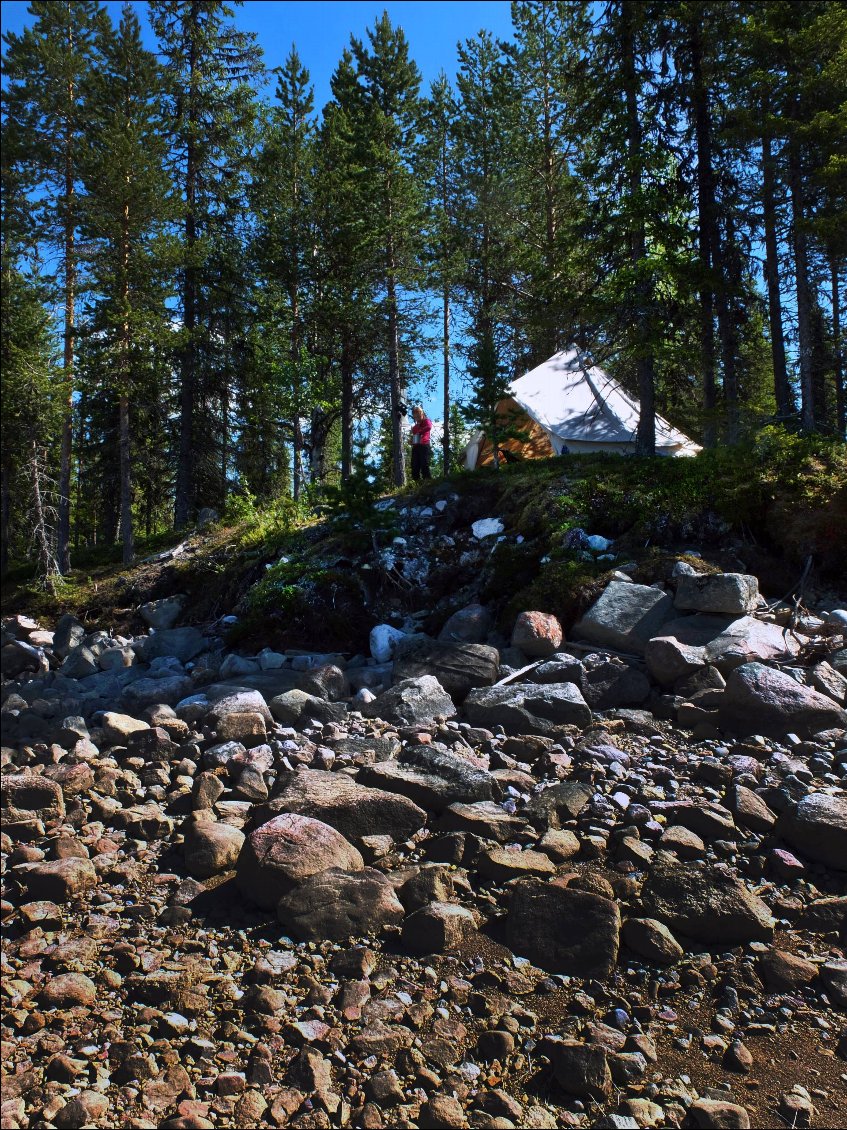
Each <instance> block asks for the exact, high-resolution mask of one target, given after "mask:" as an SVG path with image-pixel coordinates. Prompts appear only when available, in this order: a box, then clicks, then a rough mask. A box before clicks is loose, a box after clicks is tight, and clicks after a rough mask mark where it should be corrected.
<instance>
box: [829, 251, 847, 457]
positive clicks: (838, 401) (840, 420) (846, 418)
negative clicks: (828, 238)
mask: <svg viewBox="0 0 847 1130" xmlns="http://www.w3.org/2000/svg"><path fill="white" fill-rule="evenodd" d="M829 273H830V280H831V283H832V352H833V358H834V362H835V418H836V428H837V434H838V436H839V437H840V438H841V439H845V438H847V404H845V396H844V359H843V355H842V353H841V302H840V295H839V293H838V260H837V259H836V257H835V255H834V254H833V256H832V257H831V259H830V261H829Z"/></svg>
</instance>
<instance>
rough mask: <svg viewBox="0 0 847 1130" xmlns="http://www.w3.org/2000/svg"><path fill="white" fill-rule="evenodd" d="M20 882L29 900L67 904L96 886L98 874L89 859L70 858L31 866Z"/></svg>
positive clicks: (51, 860)
mask: <svg viewBox="0 0 847 1130" xmlns="http://www.w3.org/2000/svg"><path fill="white" fill-rule="evenodd" d="M22 879H23V883H24V886H25V887H26V890H27V895H28V896H29V898H30V899H33V900H35V901H40V900H44V901H47V902H70V901H71V900H72V899H75V898H78V897H79V896H80V895H83V894H85V892H86V891H88V890H90V889H91V888H92V887H94V886H96V884H97V872H96V871H95V870H94V864H93V863H92V862H91V860H90V859H79V858H77V857H75V856H72V857H70V858H68V859H50V860H46V861H44V862H43V863H33V864H32V866H31V867H29V868H28V869H27V871H26V872H25V873H24V875H23V876H22Z"/></svg>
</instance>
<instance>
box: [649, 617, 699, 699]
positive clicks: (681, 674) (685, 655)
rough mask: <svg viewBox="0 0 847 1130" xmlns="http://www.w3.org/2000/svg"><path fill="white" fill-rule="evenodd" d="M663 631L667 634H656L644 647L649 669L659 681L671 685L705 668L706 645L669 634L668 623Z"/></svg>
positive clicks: (664, 685) (667, 685) (665, 685)
mask: <svg viewBox="0 0 847 1130" xmlns="http://www.w3.org/2000/svg"><path fill="white" fill-rule="evenodd" d="M662 631H663V632H664V633H665V634H663V635H661V636H654V637H653V638H652V639H651V640H650V641H649V642H648V644H647V646H646V648H645V649H644V659H645V661H646V663H647V670H648V671H649V672H650V674H651V675H652V676H653V678H654V679H655V680H656V682H657V683H661V685H662V686H663V687H670V686H673V684H674V683H676V682H677V681H678V680H680V679H684V678H686V677H687V676H689V675H693V674H694V673H695V672H697V671H701V670H703V668H705V666H706V649H705V647H703V646H700V647H698V646H695V645H694V644H689V643H683V642H682V641H681V640H678V639H677V638H676V637H675V636H671V635H668V634H667V625H665V627H664V628H663V629H662Z"/></svg>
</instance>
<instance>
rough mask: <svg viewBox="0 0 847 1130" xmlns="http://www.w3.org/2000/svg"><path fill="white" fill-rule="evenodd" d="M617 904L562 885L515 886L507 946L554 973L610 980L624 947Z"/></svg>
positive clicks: (523, 883)
mask: <svg viewBox="0 0 847 1130" xmlns="http://www.w3.org/2000/svg"><path fill="white" fill-rule="evenodd" d="M620 929H621V916H620V911H619V909H618V906H617V903H614V902H612V901H611V900H610V899H607V898H603V897H602V896H601V895H596V894H590V893H589V892H587V891H577V890H571V889H570V888H568V887H564V886H560V885H559V884H558V883H557V882H555V881H554V882H552V883H543V882H540V881H539V880H537V879H525V880H521V881H519V882H518V883H516V884H515V887H514V891H513V894H512V901H511V904H510V906H509V913H508V916H507V918H506V944H507V945H508V946H509V948H510V949H511V950H512V951H513V952H514V953H516V954H520V955H522V956H523V957H528V958H529V959H530V961H532V962H533V963H534V964H535V965H539V966H541V968H542V969H547V970H549V971H550V972H551V973H565V974H567V975H569V976H574V977H597V978H603V977H608V976H609V974H610V973H611V972H612V970H613V969H614V967H615V962H616V961H617V958H618V946H619V944H620Z"/></svg>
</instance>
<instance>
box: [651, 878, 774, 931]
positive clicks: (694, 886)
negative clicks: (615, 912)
mask: <svg viewBox="0 0 847 1130" xmlns="http://www.w3.org/2000/svg"><path fill="white" fill-rule="evenodd" d="M641 910H642V913H643V915H644V916H645V917H651V918H658V919H659V921H660V922H664V923H665V924H666V925H667V926H669V927H670V928H671V930H673V931H674V933H675V934H676V933H679V934H683V935H685V936H687V937H689V938H695V939H696V940H697V941H701V942H706V943H715V944H716V945H722V946H727V947H728V946H734V945H738V944H739V943H741V942H752V941H767V940H769V939H770V938H771V936H772V934H773V926H774V920H773V918H772V917H771V914H770V911H769V910H768V908H767V906H766V905H765V903H764V902H762V900H761V899H760V898H757V897H756V896H755V895H751V894H750V892H749V891H748V890H747V888H746V887H745V886H744V884H743V883H741V882H740V881H739V880H738V879H735V878H733V877H732V876H730V875H725V874H723V873H722V872H716V871H713V870H709V869H708V868H706V867H704V866H700V865H698V864H694V863H689V864H685V863H682V864H678V865H676V866H668V865H666V864H658V865H656V866H654V868H653V870H652V872H651V873H650V875H649V876H648V878H647V882H646V883H645V884H644V887H643V888H642V891H641Z"/></svg>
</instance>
